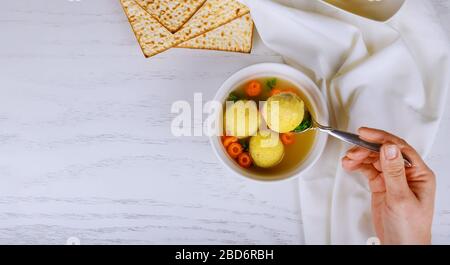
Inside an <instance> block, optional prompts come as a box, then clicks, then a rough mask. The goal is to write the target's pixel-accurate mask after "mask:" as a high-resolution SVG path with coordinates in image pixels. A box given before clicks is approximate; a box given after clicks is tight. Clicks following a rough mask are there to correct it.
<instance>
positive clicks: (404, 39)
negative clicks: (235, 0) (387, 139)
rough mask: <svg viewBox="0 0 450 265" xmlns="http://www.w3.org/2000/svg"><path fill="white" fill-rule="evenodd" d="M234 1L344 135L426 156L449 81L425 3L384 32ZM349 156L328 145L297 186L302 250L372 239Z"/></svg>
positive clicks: (337, 16) (271, 4)
mask: <svg viewBox="0 0 450 265" xmlns="http://www.w3.org/2000/svg"><path fill="white" fill-rule="evenodd" d="M241 1H242V2H243V3H244V4H246V5H247V6H248V7H249V8H250V9H251V14H252V17H253V19H254V21H255V24H256V28H257V30H258V32H259V34H260V36H261V38H262V40H263V42H264V43H265V44H266V45H267V46H268V47H269V48H271V49H272V50H273V51H275V52H277V53H279V54H281V55H282V56H283V57H284V58H285V61H286V63H288V64H290V65H293V66H295V67H297V68H299V69H301V70H303V71H304V72H305V73H307V74H308V75H309V76H310V77H311V78H312V79H313V80H314V81H315V82H316V83H317V85H318V86H319V87H320V88H321V90H322V93H323V94H324V95H325V96H326V98H327V100H328V102H329V108H330V114H331V115H330V116H331V120H330V124H332V125H334V126H336V127H338V128H340V129H343V130H349V131H352V132H356V130H357V128H359V127H360V126H370V127H376V128H381V129H384V130H387V131H390V132H392V133H394V134H397V135H399V136H401V137H402V138H404V139H406V140H407V141H408V142H410V143H411V144H412V145H413V146H414V147H415V148H416V149H417V150H418V151H419V152H420V153H421V154H423V155H426V153H427V152H428V150H429V149H430V147H431V145H432V143H433V140H434V138H435V134H436V132H437V130H438V126H439V122H440V118H441V116H442V113H443V109H444V105H445V103H446V102H445V100H446V98H447V96H446V93H447V89H448V87H449V77H450V70H449V69H450V65H449V51H448V47H449V44H448V40H447V38H446V36H445V34H444V33H443V31H442V30H441V28H440V26H439V23H438V22H437V21H436V20H435V15H434V10H433V9H432V7H431V6H430V4H429V3H428V1H423V0H408V1H407V3H406V4H405V6H404V7H403V8H402V9H401V10H400V12H399V13H398V14H397V15H396V16H395V17H394V18H393V19H391V20H390V21H389V22H388V23H385V24H384V23H379V22H373V21H369V20H367V19H363V18H360V17H357V16H354V15H349V14H346V13H344V12H341V11H337V10H335V9H333V8H331V7H328V6H326V5H324V4H323V3H320V2H319V1H313V0H298V1H294V0H293V1H275V0H241ZM281 2H283V3H281ZM348 147H349V146H348V145H345V144H342V143H340V142H338V141H336V140H334V139H330V141H329V143H328V145H327V148H326V151H325V153H324V155H323V157H322V158H321V160H320V161H319V163H318V164H317V165H316V166H315V167H314V168H313V169H311V170H310V171H309V172H307V173H306V174H304V175H302V177H301V179H300V182H299V188H300V205H301V211H302V217H303V222H304V223H303V227H304V230H305V231H304V234H305V241H306V243H307V244H330V243H331V244H365V243H366V241H367V239H368V238H369V237H371V236H374V231H373V225H372V222H371V213H370V192H369V189H368V186H367V181H366V179H365V178H364V177H363V176H361V175H359V174H349V173H347V172H344V171H343V170H342V168H341V165H340V158H341V156H342V155H343V153H344V152H345V150H346V149H347V148H348Z"/></svg>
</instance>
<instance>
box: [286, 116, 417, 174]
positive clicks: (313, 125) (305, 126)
mask: <svg viewBox="0 0 450 265" xmlns="http://www.w3.org/2000/svg"><path fill="white" fill-rule="evenodd" d="M315 129H318V130H319V131H321V132H326V133H328V134H329V135H331V136H333V137H335V138H337V139H339V140H342V141H344V142H347V143H350V144H355V145H358V146H361V147H363V148H365V149H368V150H370V151H373V152H376V153H379V152H380V149H381V144H376V143H371V142H367V141H364V140H362V139H361V138H359V136H358V135H357V134H353V133H349V132H344V131H340V130H336V129H334V128H332V127H329V126H324V125H321V124H320V123H318V122H317V121H316V120H314V118H313V117H312V115H311V114H310V113H309V111H307V110H306V111H305V117H304V118H303V121H302V123H301V124H300V125H299V126H298V127H297V128H296V129H295V130H294V131H293V132H294V133H304V132H306V131H309V130H315ZM403 157H404V161H405V166H406V167H412V166H413V164H412V162H411V161H410V160H409V158H408V157H407V156H406V155H403Z"/></svg>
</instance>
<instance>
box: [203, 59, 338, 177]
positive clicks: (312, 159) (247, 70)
mask: <svg viewBox="0 0 450 265" xmlns="http://www.w3.org/2000/svg"><path fill="white" fill-rule="evenodd" d="M256 76H258V77H263V76H278V77H280V78H283V79H287V80H288V81H289V82H292V83H293V84H295V85H296V86H298V88H299V89H301V90H302V92H303V93H304V94H305V96H307V97H308V99H309V101H310V103H311V105H312V106H313V108H315V112H316V116H317V117H316V118H317V120H318V121H319V122H321V123H325V124H326V123H328V122H329V112H328V105H327V102H326V100H325V97H324V95H323V94H322V92H321V91H320V89H319V88H318V87H317V85H316V84H315V83H314V82H313V81H312V80H311V78H309V77H308V76H307V75H306V74H305V73H303V72H301V71H300V70H298V69H296V68H293V67H291V66H289V65H286V64H282V63H259V64H253V65H250V66H247V67H244V68H242V69H240V70H238V71H237V72H235V73H234V74H232V75H231V76H230V77H229V78H227V79H226V80H225V82H223V84H222V85H221V86H220V88H219V89H218V90H217V92H216V94H215V96H214V99H213V100H214V101H217V102H220V103H221V104H223V102H224V100H225V99H226V96H227V95H228V94H229V92H231V91H232V90H233V89H234V88H235V87H236V85H238V84H239V83H242V82H244V81H245V80H250V79H252V78H255V77H256ZM299 80H300V81H299ZM313 93H314V94H315V95H312V94H313ZM221 114H222V112H220V113H217V115H218V116H216V119H220V115H221ZM220 126H222V124H221V125H220ZM220 129H222V127H221V128H220ZM219 138H220V136H217V135H213V136H209V142H210V145H211V148H212V149H213V151H214V153H215V155H216V157H217V158H218V159H219V160H220V161H221V163H222V165H223V166H224V167H226V168H227V169H228V170H229V171H231V172H233V175H235V176H239V178H240V179H242V178H244V179H247V180H252V181H257V182H260V183H261V182H263V183H266V182H269V183H270V182H280V181H288V180H293V179H297V178H298V177H299V176H300V175H301V174H302V173H304V172H306V171H308V170H309V169H310V168H311V167H312V166H313V165H314V164H316V162H317V161H318V160H319V158H320V157H321V156H322V154H323V152H324V149H325V146H326V143H327V140H328V135H327V134H324V133H320V132H317V135H316V139H315V141H314V144H313V147H312V148H311V151H310V153H309V154H308V156H307V157H306V158H305V160H304V161H303V162H302V163H299V165H298V166H296V167H295V168H294V169H292V170H290V171H288V172H286V173H284V174H282V175H280V176H278V177H274V178H263V177H259V178H258V177H255V174H251V172H249V171H248V170H245V169H243V168H241V167H239V166H238V165H237V163H236V162H235V161H232V160H231V159H230V158H229V157H228V156H227V155H226V154H225V152H224V150H222V149H223V146H222V143H221V141H220V140H219Z"/></svg>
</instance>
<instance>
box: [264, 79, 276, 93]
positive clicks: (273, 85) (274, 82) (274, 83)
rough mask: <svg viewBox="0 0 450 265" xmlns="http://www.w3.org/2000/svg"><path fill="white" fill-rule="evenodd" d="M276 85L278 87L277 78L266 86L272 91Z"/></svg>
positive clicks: (269, 81)
mask: <svg viewBox="0 0 450 265" xmlns="http://www.w3.org/2000/svg"><path fill="white" fill-rule="evenodd" d="M276 85H277V79H276V78H271V79H269V80H267V81H266V86H267V87H268V88H269V89H270V90H272V89H274V88H275V86H276Z"/></svg>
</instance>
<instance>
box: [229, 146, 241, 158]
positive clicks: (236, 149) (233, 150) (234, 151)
mask: <svg viewBox="0 0 450 265" xmlns="http://www.w3.org/2000/svg"><path fill="white" fill-rule="evenodd" d="M243 151H244V149H243V148H242V145H241V144H240V143H231V144H230V145H229V146H228V148H227V152H228V154H229V155H230V156H231V157H232V158H237V157H238V156H239V155H240V154H242V152H243Z"/></svg>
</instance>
